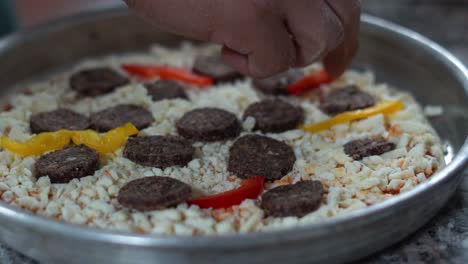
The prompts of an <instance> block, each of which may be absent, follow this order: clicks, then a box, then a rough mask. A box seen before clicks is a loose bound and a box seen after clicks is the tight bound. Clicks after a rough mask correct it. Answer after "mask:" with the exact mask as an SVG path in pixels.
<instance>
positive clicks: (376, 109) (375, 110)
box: [299, 100, 405, 133]
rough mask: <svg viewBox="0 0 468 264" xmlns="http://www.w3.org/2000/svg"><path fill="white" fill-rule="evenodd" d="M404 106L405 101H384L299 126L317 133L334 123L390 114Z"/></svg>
mask: <svg viewBox="0 0 468 264" xmlns="http://www.w3.org/2000/svg"><path fill="white" fill-rule="evenodd" d="M404 107H405V106H404V104H403V102H401V101H399V100H396V101H383V102H380V103H378V104H376V105H374V106H372V107H368V108H365V109H360V110H355V111H350V112H345V113H342V114H338V115H336V116H334V117H332V118H330V119H328V120H325V121H322V122H319V123H315V124H310V125H302V126H300V127H299V128H300V129H303V130H305V131H307V132H310V133H315V132H319V131H322V130H326V129H329V128H331V127H332V126H334V125H338V124H342V123H348V122H351V121H353V120H358V119H363V118H367V117H370V116H373V115H377V114H385V115H390V114H393V113H395V112H398V111H400V110H401V109H403V108H404Z"/></svg>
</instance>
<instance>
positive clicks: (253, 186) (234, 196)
mask: <svg viewBox="0 0 468 264" xmlns="http://www.w3.org/2000/svg"><path fill="white" fill-rule="evenodd" d="M263 181H264V178H263V177H255V178H250V179H247V180H244V181H243V182H242V185H241V186H240V187H239V188H237V189H234V190H230V191H227V192H223V193H219V194H215V195H209V196H202V197H199V198H195V199H192V200H189V201H188V202H187V203H188V204H189V205H192V204H193V205H198V206H199V207H200V208H213V209H219V208H228V207H231V206H233V205H238V204H240V203H242V201H244V200H245V199H256V198H257V197H258V196H259V195H260V194H261V193H262V191H263Z"/></svg>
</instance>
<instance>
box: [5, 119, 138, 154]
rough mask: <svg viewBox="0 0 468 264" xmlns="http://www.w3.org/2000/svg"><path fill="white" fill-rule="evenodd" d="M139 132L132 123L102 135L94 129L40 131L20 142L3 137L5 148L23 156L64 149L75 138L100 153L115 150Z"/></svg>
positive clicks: (74, 140) (77, 142)
mask: <svg viewBox="0 0 468 264" xmlns="http://www.w3.org/2000/svg"><path fill="white" fill-rule="evenodd" d="M137 133H138V129H137V128H136V127H135V126H134V125H132V124H131V123H127V124H125V125H124V126H122V127H117V128H114V129H112V130H109V131H108V132H107V133H106V134H105V135H103V136H101V135H100V134H99V133H97V132H96V131H93V130H82V131H70V130H58V131H55V132H44V133H40V134H38V135H36V136H34V137H32V138H30V139H29V140H28V141H26V142H18V141H15V140H12V139H9V138H7V137H1V140H2V141H1V145H2V147H3V148H4V149H6V150H8V151H10V152H13V153H15V154H19V155H22V156H31V155H41V154H44V153H46V152H49V151H53V150H58V149H62V148H64V147H65V146H67V145H69V144H70V141H71V140H73V143H75V144H84V145H86V146H88V147H90V148H92V149H94V150H96V151H98V152H99V153H108V152H113V151H115V150H117V149H118V148H120V147H121V146H123V145H124V144H125V142H126V141H127V138H128V137H129V136H132V135H135V134H137Z"/></svg>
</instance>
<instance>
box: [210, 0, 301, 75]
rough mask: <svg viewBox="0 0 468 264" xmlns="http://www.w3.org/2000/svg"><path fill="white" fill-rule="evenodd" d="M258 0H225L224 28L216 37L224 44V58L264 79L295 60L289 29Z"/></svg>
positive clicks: (241, 69) (286, 67)
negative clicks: (241, 0) (240, 0)
mask: <svg viewBox="0 0 468 264" xmlns="http://www.w3.org/2000/svg"><path fill="white" fill-rule="evenodd" d="M258 2H262V3H267V4H268V1H247V2H242V4H239V1H236V0H231V1H226V4H225V6H224V7H225V8H226V12H225V14H235V15H226V16H225V17H224V19H223V23H224V24H223V27H222V29H221V30H216V33H215V34H213V40H214V41H215V42H218V43H222V44H223V45H224V46H225V47H226V48H225V49H224V53H223V54H224V58H225V60H226V61H227V62H228V63H229V64H231V65H232V66H233V67H235V68H236V69H237V70H239V71H240V72H242V73H244V74H246V75H249V76H252V77H256V78H263V77H267V76H271V75H273V74H275V73H279V72H281V71H284V70H287V69H288V68H289V67H290V66H291V65H292V64H293V63H294V61H295V49H294V44H293V42H292V40H291V37H290V35H289V32H288V31H287V30H286V27H285V25H284V23H283V21H282V19H281V16H278V15H277V14H276V13H274V9H272V8H271V7H270V6H262V5H259V4H258Z"/></svg>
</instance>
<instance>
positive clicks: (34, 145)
mask: <svg viewBox="0 0 468 264" xmlns="http://www.w3.org/2000/svg"><path fill="white" fill-rule="evenodd" d="M71 134H72V132H71V131H69V130H58V131H55V132H44V133H40V134H39V135H36V136H34V137H32V138H30V139H29V140H27V141H26V142H18V141H15V140H12V139H9V138H7V137H5V136H3V137H2V138H1V140H2V142H1V144H2V147H3V148H4V149H6V150H8V151H10V152H13V153H16V154H19V155H22V156H31V155H41V154H43V153H45V152H48V151H52V150H57V149H62V148H64V147H65V146H66V145H68V144H70V139H71Z"/></svg>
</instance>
